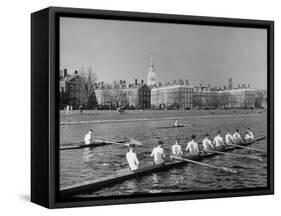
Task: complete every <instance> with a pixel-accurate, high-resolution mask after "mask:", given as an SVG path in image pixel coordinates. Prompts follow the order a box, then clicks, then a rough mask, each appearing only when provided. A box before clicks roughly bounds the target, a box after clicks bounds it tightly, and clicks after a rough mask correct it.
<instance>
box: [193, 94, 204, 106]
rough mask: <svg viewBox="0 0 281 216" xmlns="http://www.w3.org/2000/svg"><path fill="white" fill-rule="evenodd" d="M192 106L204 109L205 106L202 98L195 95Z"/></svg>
mask: <svg viewBox="0 0 281 216" xmlns="http://www.w3.org/2000/svg"><path fill="white" fill-rule="evenodd" d="M192 105H193V107H202V106H203V101H202V98H201V97H200V96H198V95H193V96H192Z"/></svg>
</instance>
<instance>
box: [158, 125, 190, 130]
mask: <svg viewBox="0 0 281 216" xmlns="http://www.w3.org/2000/svg"><path fill="white" fill-rule="evenodd" d="M182 127H187V126H186V125H178V126H168V127H157V128H156V129H168V128H182Z"/></svg>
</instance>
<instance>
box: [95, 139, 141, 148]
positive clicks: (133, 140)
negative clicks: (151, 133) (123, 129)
mask: <svg viewBox="0 0 281 216" xmlns="http://www.w3.org/2000/svg"><path fill="white" fill-rule="evenodd" d="M99 141H102V142H104V143H109V144H115V145H123V146H129V145H130V144H135V145H136V146H143V143H142V142H140V141H138V140H135V139H130V141H129V142H125V143H119V142H111V141H106V140H99Z"/></svg>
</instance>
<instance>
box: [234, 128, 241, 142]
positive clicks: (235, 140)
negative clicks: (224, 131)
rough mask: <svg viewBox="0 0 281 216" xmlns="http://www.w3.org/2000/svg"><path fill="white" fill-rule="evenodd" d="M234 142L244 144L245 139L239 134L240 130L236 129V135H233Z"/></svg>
mask: <svg viewBox="0 0 281 216" xmlns="http://www.w3.org/2000/svg"><path fill="white" fill-rule="evenodd" d="M233 141H234V143H235V144H240V143H243V139H242V137H241V135H240V133H239V129H236V131H235V133H234V134H233Z"/></svg>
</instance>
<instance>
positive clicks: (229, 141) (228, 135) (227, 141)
mask: <svg viewBox="0 0 281 216" xmlns="http://www.w3.org/2000/svg"><path fill="white" fill-rule="evenodd" d="M233 143H234V140H233V137H232V135H231V133H230V131H229V130H227V133H226V134H225V144H227V145H228V144H233Z"/></svg>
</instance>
